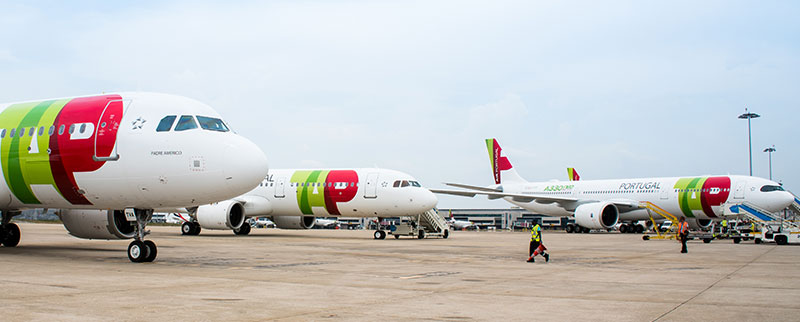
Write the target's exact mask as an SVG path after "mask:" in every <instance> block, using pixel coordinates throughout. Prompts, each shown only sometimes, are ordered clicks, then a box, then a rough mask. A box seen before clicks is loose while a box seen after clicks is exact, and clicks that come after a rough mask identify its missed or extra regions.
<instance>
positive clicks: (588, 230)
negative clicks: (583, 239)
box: [583, 227, 592, 234]
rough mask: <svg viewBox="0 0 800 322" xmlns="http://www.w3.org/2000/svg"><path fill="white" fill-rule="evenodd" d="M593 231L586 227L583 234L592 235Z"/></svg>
mask: <svg viewBox="0 0 800 322" xmlns="http://www.w3.org/2000/svg"><path fill="white" fill-rule="evenodd" d="M591 231H592V230H591V229H589V228H586V227H583V233H584V234H588V233H590V232H591Z"/></svg>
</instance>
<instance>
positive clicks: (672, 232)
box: [639, 201, 678, 240]
mask: <svg viewBox="0 0 800 322" xmlns="http://www.w3.org/2000/svg"><path fill="white" fill-rule="evenodd" d="M639 208H644V209H646V210H647V214H648V215H649V216H650V221H651V222H652V223H653V228H654V230H655V232H656V233H655V235H653V234H649V233H648V234H645V235H643V236H642V240H650V239H678V218H677V217H675V215H673V214H671V213H669V212H668V211H666V210H664V209H663V208H661V207H659V206H656V205H655V204H654V203H652V202H649V201H642V202H640V203H639ZM653 214H655V215H657V216H660V217H662V218H664V219H666V220H669V221H670V226H669V227H668V228H667V229H666V230H665V231H663V232H662V231H661V228H660V227H659V226H658V225H657V224H656V220H655V219H654V218H653Z"/></svg>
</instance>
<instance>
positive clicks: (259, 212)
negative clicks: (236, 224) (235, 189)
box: [236, 196, 272, 217]
mask: <svg viewBox="0 0 800 322" xmlns="http://www.w3.org/2000/svg"><path fill="white" fill-rule="evenodd" d="M236 200H238V201H241V202H243V203H244V213H245V217H263V216H269V215H271V214H272V204H271V203H270V202H269V200H268V199H267V198H264V197H261V196H241V197H236Z"/></svg>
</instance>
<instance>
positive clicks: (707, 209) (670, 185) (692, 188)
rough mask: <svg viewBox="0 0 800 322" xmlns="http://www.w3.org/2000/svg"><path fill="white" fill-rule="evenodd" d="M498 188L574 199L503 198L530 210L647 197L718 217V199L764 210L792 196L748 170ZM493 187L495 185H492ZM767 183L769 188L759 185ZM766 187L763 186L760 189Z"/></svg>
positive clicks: (623, 214) (556, 210)
mask: <svg viewBox="0 0 800 322" xmlns="http://www.w3.org/2000/svg"><path fill="white" fill-rule="evenodd" d="M498 186H502V189H503V192H506V193H515V194H523V195H526V194H530V195H536V196H552V197H561V198H573V199H577V201H575V202H550V203H545V202H540V201H531V202H523V201H519V200H515V199H514V198H513V197H505V198H504V199H505V200H507V201H508V202H510V203H513V204H515V205H517V206H520V207H522V208H525V209H528V210H530V211H532V212H536V213H542V214H547V215H552V216H571V215H573V212H574V210H575V207H576V206H578V205H580V204H584V203H590V202H601V201H616V202H621V203H631V204H636V203H640V202H651V203H653V204H655V205H656V206H658V207H660V208H662V209H664V210H666V211H667V212H669V213H670V214H672V215H674V216H685V217H686V218H696V219H717V218H719V217H720V216H722V212H723V205H726V204H738V203H742V202H749V203H752V204H755V205H757V206H759V207H761V208H763V209H765V210H768V211H772V212H775V211H779V210H782V209H783V208H785V207H786V206H788V204H789V203H791V200H793V198H792V197H791V194H790V193H788V192H785V191H777V190H773V189H774V188H769V187H779V186H780V185H779V184H778V183H775V182H773V181H769V180H766V179H762V178H757V177H748V176H702V177H671V178H640V179H615V180H585V181H550V182H525V183H504V184H502V185H498ZM495 187H497V186H495ZM764 187H768V188H764ZM762 190H767V191H762ZM619 218H620V220H644V219H649V215H648V213H647V211H646V210H645V209H641V208H639V209H632V210H629V211H624V209H620V214H619Z"/></svg>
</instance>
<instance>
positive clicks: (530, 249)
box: [528, 240, 541, 256]
mask: <svg viewBox="0 0 800 322" xmlns="http://www.w3.org/2000/svg"><path fill="white" fill-rule="evenodd" d="M540 244H541V243H540V242H537V241H533V240H531V245H530V246H528V256H533V251H534V250H536V249H537V248H539V245H540Z"/></svg>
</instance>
